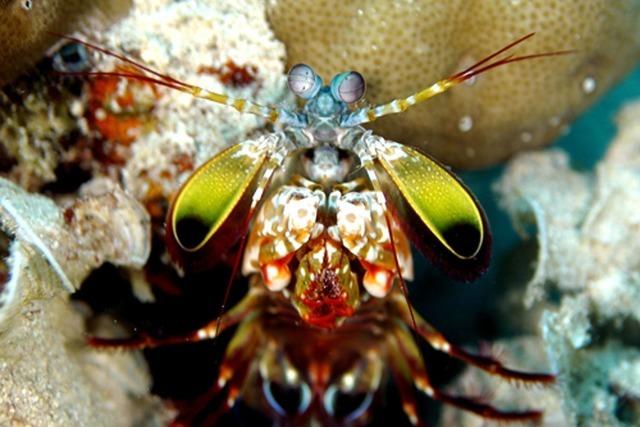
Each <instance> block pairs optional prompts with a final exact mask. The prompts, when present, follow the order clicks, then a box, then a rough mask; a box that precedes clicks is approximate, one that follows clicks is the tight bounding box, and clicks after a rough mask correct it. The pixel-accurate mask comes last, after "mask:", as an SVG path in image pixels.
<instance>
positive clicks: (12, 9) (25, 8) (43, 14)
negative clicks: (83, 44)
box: [0, 0, 131, 86]
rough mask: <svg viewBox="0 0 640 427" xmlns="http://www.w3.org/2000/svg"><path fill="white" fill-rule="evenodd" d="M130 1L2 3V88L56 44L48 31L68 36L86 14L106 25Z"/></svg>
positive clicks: (27, 0)
mask: <svg viewBox="0 0 640 427" xmlns="http://www.w3.org/2000/svg"><path fill="white" fill-rule="evenodd" d="M130 3H131V0H0V86H3V85H4V84H6V83H7V82H8V81H10V80H11V79H12V78H13V77H15V76H16V75H18V73H20V72H21V71H24V70H25V69H26V68H27V67H28V66H30V65H32V64H33V63H35V62H36V61H37V60H38V59H39V58H40V57H41V56H42V54H43V53H44V51H45V50H46V49H47V48H48V47H49V46H51V45H52V44H53V43H54V42H55V38H52V37H51V35H50V34H48V32H55V33H67V32H69V31H73V30H75V29H77V28H78V26H79V25H80V24H82V23H84V22H86V21H85V20H84V19H85V18H86V15H88V14H93V15H95V18H96V19H95V22H96V23H98V22H100V23H103V24H104V23H105V21H108V20H109V18H113V17H115V16H118V15H119V14H120V13H121V12H122V11H125V10H126V9H127V8H128V7H129V5H130Z"/></svg>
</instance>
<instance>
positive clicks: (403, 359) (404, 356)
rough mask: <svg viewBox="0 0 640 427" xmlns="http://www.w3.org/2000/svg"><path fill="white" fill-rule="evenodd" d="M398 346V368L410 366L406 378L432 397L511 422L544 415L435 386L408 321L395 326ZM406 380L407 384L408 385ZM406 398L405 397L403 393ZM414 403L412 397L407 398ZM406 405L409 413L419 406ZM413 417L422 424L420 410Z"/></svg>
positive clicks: (395, 361) (394, 348)
mask: <svg viewBox="0 0 640 427" xmlns="http://www.w3.org/2000/svg"><path fill="white" fill-rule="evenodd" d="M394 338H395V346H394V345H392V346H391V347H392V349H391V353H392V356H393V358H392V365H395V369H397V367H398V366H400V367H402V369H403V370H404V371H406V370H407V369H408V370H409V376H408V377H407V375H406V374H405V375H404V376H403V378H402V381H404V382H406V381H407V380H408V379H410V380H411V382H412V383H413V385H415V387H416V388H417V389H418V390H420V391H422V392H423V393H424V394H426V395H427V396H429V397H431V398H432V399H435V400H438V401H441V402H443V403H447V404H449V405H452V406H455V407H457V408H460V409H462V410H465V411H469V412H473V413H474V414H477V415H479V416H481V417H483V418H487V419H492V420H499V421H507V422H523V421H524V422H526V421H532V422H538V421H540V420H541V419H542V415H543V414H542V412H541V411H536V410H523V411H502V410H500V409H497V408H495V407H494V406H492V405H489V404H486V403H484V402H481V401H479V400H477V399H473V398H469V397H466V396H458V395H451V394H448V393H445V392H443V391H441V390H438V389H437V388H435V387H434V386H433V385H432V384H431V382H430V380H429V376H428V375H427V372H426V370H425V367H424V363H423V361H422V355H421V354H420V350H419V349H418V347H417V346H416V344H415V341H414V340H413V337H412V336H411V334H410V333H409V331H408V330H407V329H406V328H405V327H404V325H398V326H396V327H395V329H394ZM406 386H407V385H406V384H404V385H403V387H405V388H406ZM403 400H404V397H403ZM407 403H409V404H411V401H407ZM408 409H409V410H408ZM408 409H407V408H405V412H407V414H408V415H409V414H411V413H412V411H413V412H415V408H413V410H412V409H411V405H409V406H408ZM410 419H411V421H412V422H413V423H414V424H416V425H418V424H417V423H418V422H419V418H418V415H417V414H416V415H415V417H414V418H411V415H410Z"/></svg>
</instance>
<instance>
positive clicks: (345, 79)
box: [331, 71, 366, 104]
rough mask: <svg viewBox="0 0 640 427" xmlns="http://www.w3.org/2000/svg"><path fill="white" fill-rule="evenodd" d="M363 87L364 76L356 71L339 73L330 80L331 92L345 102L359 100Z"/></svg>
mask: <svg viewBox="0 0 640 427" xmlns="http://www.w3.org/2000/svg"><path fill="white" fill-rule="evenodd" d="M365 88H366V85H365V82H364V77H362V74H360V73H358V72H357V71H347V72H346V73H340V74H338V75H337V76H335V77H334V78H333V80H331V94H332V95H333V97H334V98H336V99H339V100H341V101H344V102H346V103H347V104H352V103H354V102H358V101H360V100H361V99H362V97H363V96H364V91H365Z"/></svg>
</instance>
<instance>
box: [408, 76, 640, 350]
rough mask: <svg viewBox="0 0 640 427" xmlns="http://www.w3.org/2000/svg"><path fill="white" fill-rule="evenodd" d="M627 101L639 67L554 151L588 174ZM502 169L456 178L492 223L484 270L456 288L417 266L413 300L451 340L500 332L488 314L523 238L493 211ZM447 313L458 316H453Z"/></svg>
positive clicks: (637, 91) (638, 85)
mask: <svg viewBox="0 0 640 427" xmlns="http://www.w3.org/2000/svg"><path fill="white" fill-rule="evenodd" d="M632 100H640V67H639V68H637V69H635V70H634V71H633V72H632V73H630V74H629V75H628V76H627V77H626V78H625V79H624V80H622V81H621V82H620V83H619V84H617V85H616V86H615V87H614V88H613V89H611V90H610V91H609V92H607V93H606V94H605V95H604V96H603V97H602V98H600V99H599V100H598V101H597V102H596V103H595V104H594V105H593V106H591V107H590V108H589V109H588V110H587V111H586V112H584V113H583V114H582V115H581V116H580V117H579V118H578V119H577V120H576V121H574V122H573V124H572V125H571V128H570V131H569V132H568V133H567V134H566V135H564V136H562V137H561V138H560V139H559V140H558V141H557V142H556V143H555V144H554V145H553V147H556V148H560V149H562V150H565V151H566V152H568V153H569V155H570V157H571V162H572V165H573V167H574V168H575V169H577V170H582V171H585V170H586V171H589V170H591V169H592V168H593V166H594V165H595V164H596V163H597V162H598V160H599V159H600V158H602V156H603V155H604V154H605V152H606V150H607V145H608V144H609V142H610V141H611V140H612V139H613V137H614V136H615V133H616V125H615V121H614V119H615V116H616V114H617V112H618V111H619V109H620V107H622V106H623V105H624V104H626V103H627V102H629V101H632ZM503 170H504V167H502V166H501V167H494V168H491V169H489V170H483V171H477V172H464V173H461V174H460V175H461V177H462V179H463V181H464V182H465V183H466V184H467V185H468V186H469V187H470V188H471V190H472V191H473V192H474V194H475V195H476V196H477V197H478V199H479V200H480V202H481V203H482V205H483V207H484V209H485V211H486V213H487V216H488V218H489V222H490V224H491V228H492V232H493V241H494V249H493V261H492V266H491V268H490V269H489V271H488V272H487V273H486V274H485V275H484V276H483V277H482V278H481V279H480V280H478V281H476V282H474V283H471V284H461V283H456V282H453V281H451V280H449V279H448V278H446V277H444V276H443V275H442V274H440V273H438V272H437V271H435V270H433V269H431V268H429V267H423V264H424V263H422V262H420V261H418V262H417V266H416V267H417V268H416V270H417V271H416V273H417V274H416V276H417V277H418V279H417V280H416V283H415V284H413V285H412V286H411V288H412V301H413V303H414V305H415V306H416V307H417V308H418V310H419V311H420V312H421V313H423V314H424V315H425V317H427V318H428V319H429V320H430V321H432V322H433V323H434V324H435V325H436V326H437V327H438V328H440V329H441V330H443V332H445V333H447V334H448V335H449V336H451V337H452V338H454V339H458V340H471V341H476V340H477V339H481V338H490V337H491V336H492V334H494V333H496V334H498V335H499V334H500V332H501V331H503V330H504V329H505V328H504V327H503V325H492V324H491V322H492V320H491V319H492V317H494V316H492V313H493V312H495V311H496V310H497V308H498V307H496V302H497V301H499V298H500V296H501V295H500V292H501V289H503V288H504V287H506V286H507V285H509V284H508V283H502V282H504V281H505V280H506V279H504V278H503V277H502V276H501V274H502V273H503V271H504V270H505V269H506V268H509V267H508V266H506V265H505V264H508V262H509V261H508V260H507V259H508V258H507V255H509V254H510V253H513V252H514V250H516V249H518V248H520V247H521V246H522V239H521V238H520V237H519V236H518V235H517V234H516V233H515V231H514V230H513V227H512V225H511V220H510V219H509V217H508V216H507V214H506V213H505V212H504V211H502V210H501V209H500V208H499V207H498V204H497V198H496V195H495V194H494V192H493V190H492V189H491V186H492V184H493V183H494V182H495V181H496V179H498V178H499V177H500V176H501V175H502V173H503ZM424 268H426V270H423V269H424ZM516 268H518V267H517V266H516ZM511 269H513V266H511ZM522 270H523V271H525V272H526V270H527V266H526V265H523V266H522ZM501 281H502V282H501ZM419 282H421V283H419ZM521 309H523V310H524V307H521ZM452 313H460V314H461V315H459V316H452V315H451V314H452ZM512 332H518V331H512Z"/></svg>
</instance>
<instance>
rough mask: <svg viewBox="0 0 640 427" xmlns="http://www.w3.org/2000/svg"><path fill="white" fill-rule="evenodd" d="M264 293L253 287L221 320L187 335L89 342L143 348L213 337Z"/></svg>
mask: <svg viewBox="0 0 640 427" xmlns="http://www.w3.org/2000/svg"><path fill="white" fill-rule="evenodd" d="M263 293H264V290H263V289H261V288H259V287H251V288H250V289H249V293H248V294H247V295H246V296H245V297H244V298H243V299H242V300H241V301H240V302H239V303H238V304H237V305H236V306H234V307H233V308H232V309H231V310H229V311H228V312H227V313H225V314H224V315H223V316H222V317H221V318H220V319H219V320H218V319H217V318H216V320H213V321H211V322H209V323H208V324H207V325H205V326H204V327H202V328H200V329H198V330H196V331H194V332H191V333H188V334H185V335H180V336H172V337H163V338H155V337H151V336H148V335H145V334H139V335H137V336H134V337H130V338H99V337H89V338H88V339H87V342H88V343H89V345H90V346H91V347H94V348H99V349H124V350H141V349H145V348H154V347H160V346H164V345H172V344H184V343H192V342H198V341H203V340H208V339H213V338H215V337H216V336H218V335H219V334H220V333H222V332H223V331H225V330H226V329H228V328H230V327H231V326H234V325H236V324H237V323H238V322H240V321H241V320H243V319H244V318H245V317H246V316H247V315H249V314H250V313H251V311H252V310H253V308H254V307H256V305H257V304H258V303H259V302H260V300H261V298H262V294H263Z"/></svg>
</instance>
